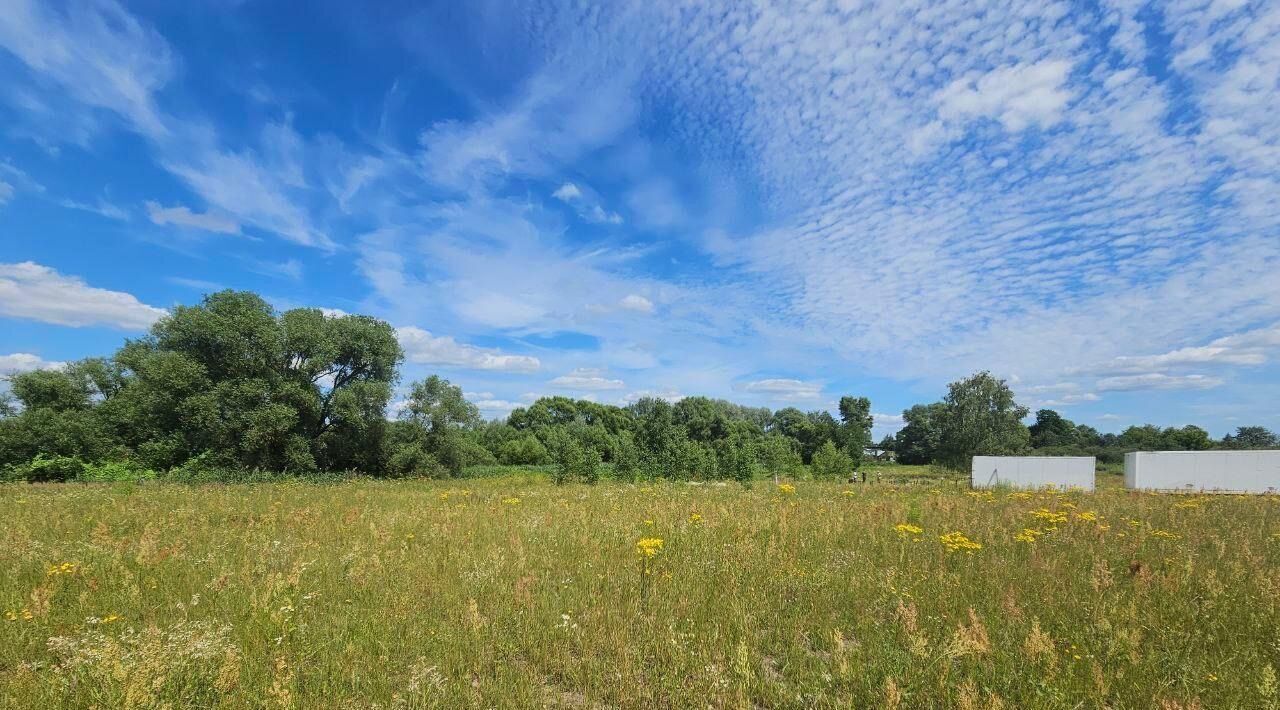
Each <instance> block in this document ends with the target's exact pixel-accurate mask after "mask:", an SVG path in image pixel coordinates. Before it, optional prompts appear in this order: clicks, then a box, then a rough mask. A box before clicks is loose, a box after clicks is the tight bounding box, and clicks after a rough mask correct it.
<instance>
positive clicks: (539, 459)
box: [497, 434, 551, 466]
mask: <svg viewBox="0 0 1280 710" xmlns="http://www.w3.org/2000/svg"><path fill="white" fill-rule="evenodd" d="M497 458H498V463H502V464H507V465H516V466H537V465H541V464H545V463H549V462H550V461H551V454H550V452H548V451H547V447H546V446H544V445H543V444H542V442H541V441H539V440H538V437H536V436H534V435H533V434H525V435H524V436H522V437H520V438H518V439H510V440H508V441H504V442H503V443H502V444H500V445H499V446H498V456H497Z"/></svg>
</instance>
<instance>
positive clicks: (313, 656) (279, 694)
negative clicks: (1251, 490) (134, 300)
mask: <svg viewBox="0 0 1280 710" xmlns="http://www.w3.org/2000/svg"><path fill="white" fill-rule="evenodd" d="M894 468H896V469H898V470H895V471H884V472H882V473H885V474H886V475H884V476H882V477H881V478H882V480H886V479H888V478H889V475H888V474H889V473H892V474H893V476H896V477H900V478H902V480H900V481H898V482H897V483H896V484H889V483H879V484H874V485H867V486H861V485H841V484H835V483H818V482H809V481H799V482H795V491H794V493H786V492H783V491H780V490H779V489H778V488H776V487H775V486H774V485H773V484H772V483H771V482H769V483H765V482H761V483H758V484H757V485H756V486H755V487H754V488H752V489H746V490H744V489H743V488H741V487H740V486H737V485H734V484H730V485H715V484H705V485H687V484H670V483H659V484H656V485H630V484H621V483H608V482H606V483H601V484H600V485H598V486H594V487H587V486H578V485H574V486H565V487H555V486H552V485H550V484H548V483H546V482H545V481H544V480H543V475H542V473H541V472H537V471H534V472H531V473H527V474H525V475H521V476H518V477H515V478H511V477H501V476H490V477H486V478H480V479H475V480H464V481H456V482H429V481H401V482H376V481H367V480H366V481H353V482H345V483H335V484H332V485H314V484H302V483H292V484H291V483H272V484H259V485H209V486H190V485H169V484H156V483H143V484H137V485H134V484H71V485H5V486H0V511H3V517H0V613H3V614H5V617H3V618H0V705H3V706H5V707H17V708H57V707H89V706H97V707H102V708H108V707H110V708H115V707H162V706H169V707H226V708H241V707H263V706H269V707H298V708H313V707H339V706H345V707H360V708H365V707H375V706H376V707H384V708H388V707H447V708H452V707H466V706H480V707H504V708H505V707H557V706H565V707H602V706H618V707H635V708H648V707H694V706H698V707H706V706H711V707H797V708H799V707H830V708H846V707H901V708H952V707H960V708H964V707H971V708H979V707H983V708H985V707H1006V708H1074V707H1104V706H1105V707H1112V708H1151V707H1160V706H1161V705H1162V704H1164V706H1166V707H1169V708H1175V707H1181V708H1191V707H1211V708H1216V707H1224V708H1246V707H1247V708H1264V707H1267V706H1268V704H1270V706H1271V707H1275V706H1276V701H1277V696H1278V695H1280V690H1278V689H1277V687H1276V680H1275V670H1276V668H1278V667H1280V608H1278V602H1277V600H1278V599H1280V517H1278V514H1280V499H1277V498H1275V497H1236V496H1219V497H1194V498H1193V497H1185V496H1159V495H1144V494H1135V493H1129V492H1125V491H1123V490H1121V489H1117V488H1114V487H1110V486H1108V487H1105V488H1104V489H1103V490H1101V491H1100V492H1099V493H1097V494H1093V495H1089V494H1082V493H1066V494H1053V493H1037V494H1034V495H1033V494H1027V493H1010V492H995V493H989V494H988V493H973V492H967V491H965V490H964V489H963V487H962V486H960V485H959V484H958V483H957V482H956V480H955V479H954V478H948V477H945V476H937V475H935V474H934V472H929V471H922V470H913V469H909V468H904V467H894ZM493 473H497V472H493ZM894 480H897V479H896V478H895V479H894ZM1041 510H1043V511H1044V512H1040V513H1039V514H1038V515H1037V511H1041ZM1055 521H1056V522H1055ZM900 524H901V525H903V526H904V527H903V528H902V529H901V530H899V529H896V528H895V526H898V525H900ZM906 526H915V527H918V528H919V529H920V530H921V532H919V533H914V532H911V531H912V530H913V528H911V527H906ZM1028 528H1030V529H1035V530H1039V531H1041V532H1042V534H1040V535H1032V536H1031V537H1034V538H1036V541H1035V542H1030V543H1028V542H1021V541H1019V540H1017V539H1016V536H1018V535H1019V534H1022V535H1023V536H1024V537H1025V536H1027V534H1026V533H1024V532H1023V531H1024V530H1025V529H1028ZM1051 528H1052V529H1051ZM953 532H959V533H962V534H963V535H964V536H965V537H966V539H968V540H972V541H976V542H977V543H979V544H980V545H981V548H980V549H976V550H974V551H973V552H972V553H966V552H963V551H960V552H948V551H947V549H946V547H945V546H944V545H943V544H942V542H941V541H940V540H939V538H940V536H942V535H944V534H947V533H953ZM641 538H661V539H662V540H663V545H662V549H661V551H660V552H659V553H658V554H657V555H656V556H655V557H653V558H652V559H650V560H649V562H650V565H651V572H652V574H650V575H648V576H644V575H642V574H641V570H642V561H641V556H640V555H639V554H638V553H637V548H636V543H637V541H638V540H639V539H641ZM951 539H954V538H951ZM8 617H13V619H12V620H8ZM113 617H118V618H113ZM108 619H111V620H110V621H107V620H108Z"/></svg>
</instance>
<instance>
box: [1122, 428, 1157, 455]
mask: <svg viewBox="0 0 1280 710" xmlns="http://www.w3.org/2000/svg"><path fill="white" fill-rule="evenodd" d="M1115 445H1116V446H1118V447H1120V448H1122V449H1125V450H1128V451H1159V450H1161V449H1163V448H1166V447H1165V445H1164V433H1163V432H1162V431H1160V427H1158V426H1155V425H1154V424H1143V425H1142V426H1130V427H1128V428H1127V429H1125V430H1124V431H1122V432H1120V434H1119V436H1117V437H1116V441H1115Z"/></svg>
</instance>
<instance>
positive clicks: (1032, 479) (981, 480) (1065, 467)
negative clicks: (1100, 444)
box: [969, 456, 1095, 491]
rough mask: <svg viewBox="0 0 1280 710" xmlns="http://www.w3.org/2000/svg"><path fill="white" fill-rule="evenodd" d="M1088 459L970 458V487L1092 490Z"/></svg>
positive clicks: (1041, 457) (1090, 465)
mask: <svg viewBox="0 0 1280 710" xmlns="http://www.w3.org/2000/svg"><path fill="white" fill-rule="evenodd" d="M1094 467H1095V462H1094V458H1093V457H1092V456H974V457H973V465H972V468H971V469H970V474H969V482H970V483H971V484H972V485H973V487H974V488H991V487H993V486H1012V487H1014V488H1081V489H1084V490H1086V491H1091V490H1093V471H1094Z"/></svg>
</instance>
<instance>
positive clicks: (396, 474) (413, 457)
mask: <svg viewBox="0 0 1280 710" xmlns="http://www.w3.org/2000/svg"><path fill="white" fill-rule="evenodd" d="M387 474H388V475H390V476H391V477H393V478H407V477H411V476H422V477H426V478H445V477H447V476H448V475H449V472H448V471H447V470H446V469H445V467H444V466H442V465H441V464H440V461H439V460H438V459H436V457H435V456H433V455H431V454H430V453H429V452H428V451H427V450H426V449H425V448H423V447H422V445H421V444H406V445H403V446H399V447H397V448H396V450H395V451H394V452H392V454H391V456H390V457H389V458H388V460H387Z"/></svg>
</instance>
